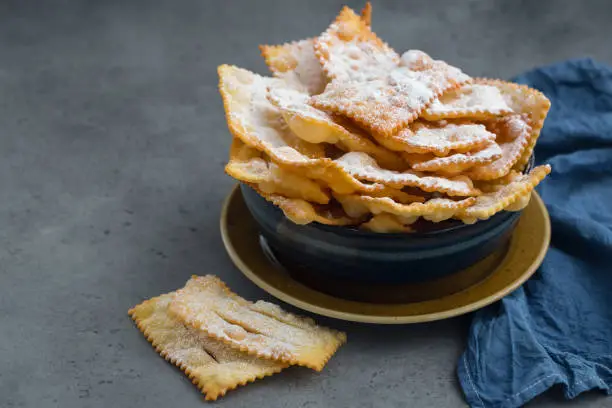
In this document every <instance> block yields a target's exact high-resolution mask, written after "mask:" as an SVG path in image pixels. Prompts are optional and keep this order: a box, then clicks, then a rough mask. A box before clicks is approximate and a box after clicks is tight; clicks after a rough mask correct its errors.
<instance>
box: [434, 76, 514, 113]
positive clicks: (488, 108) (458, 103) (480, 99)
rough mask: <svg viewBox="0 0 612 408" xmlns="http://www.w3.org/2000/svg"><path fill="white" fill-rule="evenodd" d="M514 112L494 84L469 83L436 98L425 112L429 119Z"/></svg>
mask: <svg viewBox="0 0 612 408" xmlns="http://www.w3.org/2000/svg"><path fill="white" fill-rule="evenodd" d="M510 112H512V108H510V106H508V104H507V103H506V101H505V100H504V98H503V96H502V94H501V92H500V91H499V89H497V88H496V87H494V86H490V85H480V84H467V85H464V86H462V87H461V88H459V89H457V90H453V91H450V92H447V93H446V94H444V95H442V96H440V97H439V98H438V99H435V100H434V101H433V102H432V103H431V105H430V106H429V107H428V108H427V109H426V110H425V111H424V112H423V116H424V117H426V118H429V119H440V118H447V117H452V118H462V117H472V116H473V115H477V117H478V118H481V117H483V116H498V115H504V114H508V113H510Z"/></svg>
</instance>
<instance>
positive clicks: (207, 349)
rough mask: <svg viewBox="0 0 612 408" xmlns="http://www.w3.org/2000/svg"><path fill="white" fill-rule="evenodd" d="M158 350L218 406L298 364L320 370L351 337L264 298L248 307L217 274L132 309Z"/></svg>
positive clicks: (198, 278) (132, 313)
mask: <svg viewBox="0 0 612 408" xmlns="http://www.w3.org/2000/svg"><path fill="white" fill-rule="evenodd" d="M128 313H129V315H130V316H131V317H132V319H133V320H134V322H135V323H136V325H137V326H138V328H139V329H140V331H142V333H143V334H144V335H145V337H146V338H147V340H148V341H149V342H150V343H151V345H152V346H153V347H154V348H155V350H156V351H157V352H158V353H159V354H160V355H161V356H162V357H164V358H165V359H166V360H167V361H169V362H170V363H172V364H174V365H176V366H177V367H179V368H180V369H181V370H182V371H183V372H184V373H185V374H186V375H187V376H188V377H189V379H190V380H191V381H192V382H193V383H194V384H195V385H196V386H197V387H198V388H199V389H200V391H202V393H203V394H204V396H205V398H206V399H207V400H209V401H214V400H216V399H217V398H219V397H221V396H223V395H225V393H227V392H228V391H230V390H233V389H234V388H236V387H238V386H241V385H246V384H248V383H250V382H253V381H255V380H257V379H261V378H264V377H267V376H270V375H273V374H276V373H278V372H280V371H281V370H283V369H284V368H287V367H289V366H290V365H299V366H305V367H308V368H311V369H313V370H315V371H321V370H322V369H323V367H324V366H325V364H326V363H327V361H328V360H329V359H330V358H331V356H332V355H333V354H334V353H335V352H336V350H337V349H338V347H340V346H341V345H342V344H343V343H344V342H345V341H346V334H345V333H343V332H339V331H336V330H333V329H328V328H326V327H322V326H318V325H316V324H315V322H314V321H313V320H312V319H311V318H309V317H302V316H297V315H295V314H292V313H289V312H286V311H284V310H282V309H281V308H280V307H279V306H278V305H275V304H273V303H269V302H265V301H261V300H260V301H257V302H254V303H253V302H250V301H248V300H245V299H243V298H242V297H240V296H238V295H237V294H235V293H233V292H232V291H231V290H230V289H229V288H228V287H227V286H226V285H225V283H224V282H222V281H221V280H220V279H219V278H218V277H216V276H214V275H206V276H192V277H191V279H190V280H189V281H188V282H187V283H186V284H185V286H184V287H183V288H181V289H179V290H177V291H174V292H170V293H167V294H164V295H161V296H157V297H154V298H151V299H148V300H145V301H144V302H142V303H141V304H139V305H137V306H135V307H133V308H132V309H130V310H129V312H128Z"/></svg>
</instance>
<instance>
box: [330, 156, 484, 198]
mask: <svg viewBox="0 0 612 408" xmlns="http://www.w3.org/2000/svg"><path fill="white" fill-rule="evenodd" d="M335 163H337V164H339V165H340V166H341V167H342V168H343V169H344V170H346V171H347V172H348V173H350V174H352V175H354V176H355V177H357V178H360V179H363V180H368V181H372V182H378V183H383V184H388V185H392V186H400V187H401V186H412V187H419V188H420V189H422V190H423V191H429V192H432V191H439V192H443V193H446V194H448V195H456V196H470V195H476V194H478V190H476V189H474V188H473V186H472V184H471V183H470V181H469V179H460V180H453V179H449V178H444V177H435V176H422V175H420V174H418V173H415V172H411V171H406V172H397V171H392V170H387V169H383V168H381V167H380V166H378V164H377V163H376V161H375V160H374V159H373V158H371V157H370V156H368V155H367V154H365V153H358V152H351V153H347V154H345V155H344V156H342V157H340V158H339V159H336V160H335Z"/></svg>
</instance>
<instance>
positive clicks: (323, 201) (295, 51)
mask: <svg viewBox="0 0 612 408" xmlns="http://www.w3.org/2000/svg"><path fill="white" fill-rule="evenodd" d="M370 21H371V7H370V5H369V4H368V5H367V6H366V7H365V8H364V10H363V11H362V13H361V15H358V14H356V13H355V12H354V11H353V10H351V9H350V8H348V7H344V8H343V9H342V11H341V12H340V14H339V15H338V16H337V18H336V19H335V21H334V22H333V23H332V24H331V25H330V26H329V27H328V28H327V30H326V31H325V32H323V33H322V34H321V35H320V36H318V37H315V38H310V39H305V40H301V41H296V42H290V43H286V44H282V45H272V46H269V45H265V46H261V47H260V48H261V50H262V54H263V57H264V58H265V61H266V63H267V65H268V67H269V68H270V70H271V71H272V74H273V77H266V76H260V75H258V74H255V73H253V72H250V71H248V70H245V69H242V68H238V67H235V66H229V65H222V66H220V67H219V69H218V72H219V76H220V83H219V89H220V93H221V96H222V98H223V102H224V107H225V113H226V119H227V123H228V127H229V129H230V131H231V133H232V135H233V142H232V145H231V148H230V159H229V162H228V164H227V166H226V173H227V174H229V175H230V176H232V177H234V178H235V179H237V180H239V181H240V182H242V183H246V184H248V185H249V186H250V187H252V188H253V189H255V190H256V191H257V192H258V193H259V194H260V195H261V196H262V197H264V198H265V199H266V200H268V201H269V202H271V203H273V204H274V205H276V206H278V207H279V208H280V209H281V210H282V211H283V212H284V214H285V215H286V216H287V218H289V219H290V220H291V221H293V222H295V223H297V224H308V223H311V222H318V223H321V224H327V225H339V226H355V227H357V226H358V227H360V228H363V229H367V230H371V231H375V232H411V231H414V229H413V228H412V227H411V226H412V225H413V224H414V223H415V222H416V221H417V220H419V219H421V221H422V220H427V221H428V222H440V221H443V220H448V219H454V220H459V221H461V222H463V223H466V224H471V223H474V222H476V221H478V220H486V219H488V218H489V217H491V216H492V215H494V214H495V213H497V212H500V211H517V210H521V209H522V208H524V207H525V206H526V205H527V204H528V203H529V199H530V197H531V192H532V191H533V189H534V188H535V187H536V186H537V184H538V183H539V182H540V181H542V179H544V177H546V175H547V174H549V173H550V167H549V166H548V165H543V166H539V167H535V168H533V169H531V170H530V171H529V172H525V168H526V165H527V164H528V162H529V159H530V157H531V155H532V152H533V148H534V146H535V144H536V141H537V139H538V136H539V134H540V130H541V128H542V126H543V123H544V119H545V118H546V115H547V113H548V110H549V108H550V102H549V100H548V99H547V98H546V97H545V96H544V95H543V94H542V93H540V92H539V91H537V90H535V89H531V88H528V87H526V86H521V85H517V84H514V83H510V82H504V81H501V80H496V79H483V78H472V77H470V76H468V75H467V74H465V73H463V72H462V71H461V70H460V69H458V68H456V67H453V66H451V65H450V64H448V63H446V62H444V61H441V60H435V59H433V58H432V57H430V56H429V55H427V54H426V53H424V52H422V51H418V50H410V51H407V52H405V53H404V54H402V55H399V54H398V53H397V52H395V51H394V50H393V49H392V48H391V47H390V46H389V45H387V44H386V43H385V42H383V41H382V40H381V39H380V38H378V37H377V36H376V34H374V32H372V30H371V27H370Z"/></svg>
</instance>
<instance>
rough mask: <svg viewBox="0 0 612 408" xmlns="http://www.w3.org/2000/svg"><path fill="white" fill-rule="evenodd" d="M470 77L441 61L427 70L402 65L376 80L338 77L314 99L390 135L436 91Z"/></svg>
mask: <svg viewBox="0 0 612 408" xmlns="http://www.w3.org/2000/svg"><path fill="white" fill-rule="evenodd" d="M468 78H469V77H467V76H466V75H464V74H462V73H461V72H460V71H459V72H455V71H454V70H453V69H450V68H449V69H446V68H444V69H443V67H442V66H440V65H435V66H434V67H433V68H432V69H425V70H423V71H412V70H410V69H408V68H404V67H402V68H397V69H394V70H392V71H390V72H389V73H387V74H386V75H385V76H384V77H382V78H377V79H373V80H368V81H362V82H359V81H348V82H343V81H334V82H332V83H331V84H330V85H328V87H327V88H326V89H325V92H323V93H322V94H320V95H316V96H314V97H313V98H312V99H311V101H312V102H311V103H312V104H313V105H314V106H315V107H318V108H321V109H328V110H333V111H337V112H339V113H342V114H344V115H346V116H349V117H351V118H353V119H354V120H356V121H358V122H359V123H361V124H362V125H363V126H365V127H367V128H369V129H370V130H371V131H373V132H375V133H379V134H382V135H386V136H390V135H392V134H393V133H395V131H397V130H398V129H400V128H402V127H404V126H406V125H407V124H408V123H410V122H412V121H413V120H414V119H415V118H416V117H417V116H418V114H419V113H420V112H421V111H422V110H423V109H424V108H425V106H426V105H427V104H428V103H429V102H430V101H431V100H432V99H433V98H435V97H436V95H438V94H440V93H442V92H443V91H444V90H446V89H448V88H451V87H453V86H456V85H458V84H459V83H460V82H463V81H466V80H467V79H468Z"/></svg>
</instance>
